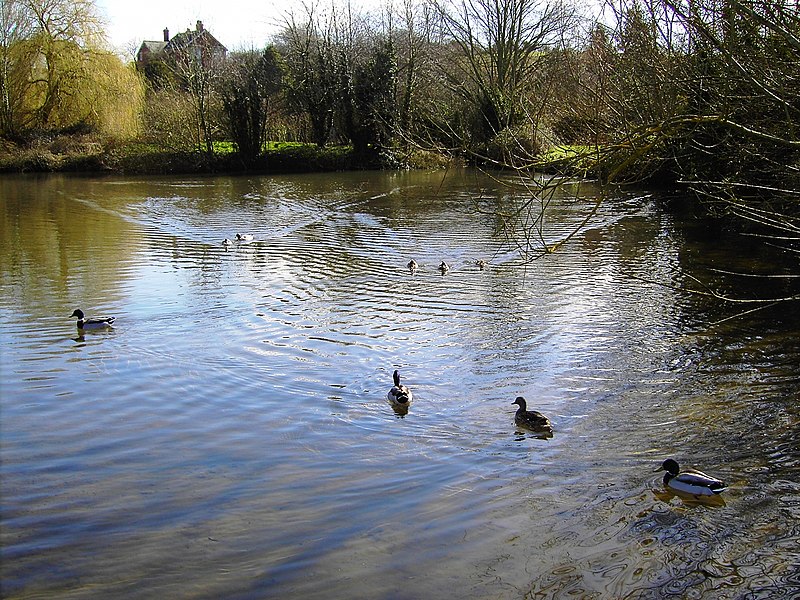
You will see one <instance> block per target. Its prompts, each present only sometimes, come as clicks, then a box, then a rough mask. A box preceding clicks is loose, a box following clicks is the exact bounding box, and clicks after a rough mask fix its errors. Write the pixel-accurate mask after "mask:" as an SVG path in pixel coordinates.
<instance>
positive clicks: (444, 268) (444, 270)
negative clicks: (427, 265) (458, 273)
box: [439, 261, 450, 275]
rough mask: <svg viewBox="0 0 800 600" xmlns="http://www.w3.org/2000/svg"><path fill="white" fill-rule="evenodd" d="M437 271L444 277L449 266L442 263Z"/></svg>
mask: <svg viewBox="0 0 800 600" xmlns="http://www.w3.org/2000/svg"><path fill="white" fill-rule="evenodd" d="M439 270H440V271H441V272H442V275H444V274H445V273H447V272H448V271H449V270H450V265H448V264H447V263H446V262H444V261H442V264H440V265H439Z"/></svg>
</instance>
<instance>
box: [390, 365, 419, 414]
mask: <svg viewBox="0 0 800 600" xmlns="http://www.w3.org/2000/svg"><path fill="white" fill-rule="evenodd" d="M392 377H393V378H394V385H393V386H392V389H390V390H389V393H388V394H386V397H387V398H388V399H389V402H390V403H391V405H392V408H394V409H397V408H408V406H409V405H410V404H411V402H412V400H413V399H414V397H413V394H412V393H411V390H410V389H408V387H406V386H404V385H402V384H401V383H400V373H398V372H397V370H395V372H394V375H393V376H392Z"/></svg>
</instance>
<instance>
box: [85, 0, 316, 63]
mask: <svg viewBox="0 0 800 600" xmlns="http://www.w3.org/2000/svg"><path fill="white" fill-rule="evenodd" d="M95 4H96V6H97V8H98V11H99V13H100V16H101V17H102V18H103V19H104V20H105V22H106V32H107V34H108V37H109V41H110V42H111V44H112V46H113V47H114V48H115V49H116V50H117V51H119V52H121V53H124V54H132V52H129V50H130V48H131V47H135V49H138V47H139V45H140V44H141V43H142V41H143V40H161V39H163V33H162V32H163V30H164V28H165V27H167V28H169V31H170V35H175V34H176V33H180V32H181V31H186V30H187V29H194V28H195V24H196V22H197V21H198V20H200V21H202V22H203V25H204V27H205V28H206V29H208V31H209V32H210V33H211V34H212V35H213V36H214V37H215V38H217V39H218V40H219V42H220V43H221V44H222V45H223V46H225V47H226V48H228V50H240V49H245V48H251V47H255V48H263V47H264V46H265V45H266V43H267V42H268V40H269V38H270V36H271V35H273V34H274V33H275V32H276V31H277V30H278V29H279V27H278V24H279V22H280V19H281V17H282V16H283V15H285V14H286V12H287V11H288V10H295V11H299V10H300V9H301V8H302V0H266V1H265V0H191V1H189V0H136V1H132V0H95ZM135 49H134V50H133V52H135Z"/></svg>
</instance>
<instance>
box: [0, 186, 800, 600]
mask: <svg viewBox="0 0 800 600" xmlns="http://www.w3.org/2000/svg"><path fill="white" fill-rule="evenodd" d="M517 184H518V182H516V181H514V180H513V179H512V178H511V177H510V176H505V177H499V178H497V177H489V176H486V175H481V174H479V173H476V172H470V171H463V172H461V171H459V172H448V173H418V172H411V173H405V172H404V173H347V174H333V175H332V174H327V175H303V176H291V177H236V178H232V177H208V178H188V177H187V178H178V177H174V178H164V179H152V178H122V177H109V178H80V177H62V176H48V177H17V176H6V177H3V178H0V206H2V211H0V219H1V220H0V232H1V233H2V235H1V236H0V238H1V239H2V250H0V278H2V286H3V293H2V295H1V296H0V335H2V348H1V349H2V359H1V360H2V362H1V363H0V366H1V367H2V378H1V379H2V380H1V381H0V386H2V387H0V399H1V401H2V405H1V406H0V417H1V418H2V420H1V421H0V423H1V424H0V443H1V444H2V445H1V446H0V451H1V452H2V454H1V458H2V464H1V465H0V475H2V499H1V500H0V502H2V515H1V516H2V533H0V535H1V536H2V557H1V558H2V563H1V566H0V570H1V574H2V589H1V590H0V591H1V592H2V596H3V597H4V598H23V597H25V598H29V597H64V598H110V597H114V598H153V597H158V598H268V597H275V598H304V599H315V598H326V599H328V598H365V599H367V598H369V599H372V598H392V599H405V598H408V599H419V598H487V599H488V598H492V599H498V598H499V599H505V598H563V597H577V598H662V597H668V596H674V597H682V598H757V597H763V598H767V597H768V598H789V597H797V595H798V594H800V544H798V539H799V538H800V443H799V442H800V435H798V431H800V426H799V425H800V423H799V421H798V419H799V417H800V404H799V403H798V391H800V366H799V365H800V335H798V333H800V331H799V330H800V316H798V314H797V310H796V306H790V305H780V306H775V307H770V308H765V309H763V310H758V311H755V312H750V313H747V314H743V315H740V314H739V313H743V312H744V311H747V310H749V309H751V308H752V306H751V305H745V306H738V305H733V304H726V303H722V302H720V301H718V300H714V299H713V298H709V297H702V296H697V295H692V294H689V293H686V292H685V291H681V288H687V287H695V288H698V289H702V285H714V286H716V289H720V290H721V291H724V292H726V293H730V294H732V295H739V296H749V295H754V294H762V295H764V296H766V295H767V294H771V293H781V291H782V289H783V288H781V286H782V285H783V286H785V285H786V284H785V280H781V281H783V282H784V283H780V282H779V283H776V284H774V285H773V286H771V287H770V289H767V288H766V286H765V285H764V284H763V282H762V280H755V282H754V281H753V280H752V278H744V277H735V276H730V275H725V274H724V273H720V270H732V271H742V272H746V273H764V272H775V271H780V270H781V269H782V268H783V266H781V265H784V266H787V267H792V268H793V269H794V271H795V272H797V257H796V255H794V256H793V255H791V254H787V253H782V251H781V250H780V249H779V248H775V247H768V246H764V245H763V244H761V243H760V242H756V241H754V240H753V239H752V238H744V237H742V236H737V235H735V234H733V233H730V232H727V231H725V230H721V229H715V228H714V227H713V226H711V225H709V223H706V222H703V221H700V220H696V219H695V220H693V219H691V217H690V216H689V215H687V216H686V217H676V216H675V215H674V211H672V212H671V213H668V212H665V211H664V210H663V209H662V208H661V203H659V202H656V201H655V200H654V198H653V197H651V196H650V195H648V194H646V193H624V194H623V193H619V194H618V195H617V196H616V197H613V198H608V199H606V200H604V201H603V202H602V203H601V204H600V206H599V208H598V209H597V211H596V213H595V214H594V215H593V216H592V218H591V219H590V221H589V222H588V224H587V226H586V227H585V228H584V229H582V230H581V231H580V232H579V233H577V234H576V235H574V236H572V237H571V238H570V239H568V241H567V242H566V243H565V244H564V245H563V246H561V247H560V248H559V249H558V251H557V252H555V253H553V254H549V255H546V256H543V257H541V258H539V259H537V260H533V261H531V262H528V263H527V264H526V263H525V262H524V261H522V260H521V258H520V256H519V254H518V252H517V251H516V249H515V243H516V242H517V241H518V238H515V237H511V236H509V233H508V230H504V229H503V228H502V227H501V225H502V219H501V218H500V217H499V216H498V215H499V214H500V213H505V212H511V211H513V210H514V209H515V208H517V207H518V206H519V205H520V203H522V202H523V201H525V199H526V198H527V194H526V193H525V191H524V188H521V187H519V186H518V185H517ZM596 193H597V190H594V189H592V188H591V187H590V186H588V185H583V186H580V187H577V186H573V187H569V188H567V190H566V192H565V193H563V194H561V195H559V196H558V197H554V198H552V199H551V201H550V206H549V208H548V211H547V213H546V215H545V219H544V228H543V230H542V232H541V236H539V235H533V236H532V238H531V240H532V242H533V243H537V240H539V239H540V238H541V239H543V240H545V241H546V242H547V243H549V244H554V243H557V242H559V241H562V240H565V239H567V237H568V236H569V235H570V233H571V232H572V231H573V229H574V228H575V226H576V225H577V224H579V223H581V221H582V220H583V219H584V218H585V217H586V216H587V215H588V214H590V212H591V210H592V208H593V207H594V197H595V194H596ZM236 233H250V234H252V235H253V236H254V240H253V241H252V242H249V243H236V244H233V245H232V246H231V247H230V248H226V247H224V246H223V245H222V244H221V242H222V240H223V239H224V238H226V237H227V238H233V237H234V236H235V234H236ZM736 257H738V258H736ZM411 258H414V259H415V260H416V261H417V262H418V263H419V269H418V270H417V271H416V272H415V273H413V274H412V273H410V272H409V270H408V269H407V268H406V263H407V262H408V261H409V260H410V259H411ZM442 260H444V261H447V263H449V264H450V266H451V269H450V270H449V271H448V272H447V273H445V274H442V273H441V272H440V271H438V270H437V268H436V267H437V265H439V263H440V262H441V261H442ZM476 260H485V261H487V265H486V267H485V268H484V269H480V268H479V267H478V266H477V265H476V263H475V261H476ZM791 261H794V263H792V262H791ZM75 308H82V309H83V310H84V311H85V312H86V313H87V314H89V315H100V314H109V315H114V316H116V323H115V326H114V328H113V329H112V330H108V331H99V332H86V333H85V334H84V335H79V332H78V330H77V328H76V325H75V319H70V318H69V315H70V314H71V313H72V311H73V310H74V309H75ZM737 315H738V316H737ZM394 369H399V371H400V373H401V376H402V379H403V383H405V384H407V385H408V386H409V387H410V388H411V389H412V391H413V394H414V402H413V404H412V405H411V408H410V410H409V411H408V414H406V415H398V414H396V413H395V412H394V411H393V410H392V408H391V407H390V406H389V404H388V402H387V399H386V393H387V391H388V389H389V388H390V387H391V385H392V378H391V374H392V371H393V370H394ZM519 395H522V396H525V397H526V398H527V399H528V403H529V407H530V408H535V409H537V410H540V411H542V412H543V413H545V414H547V415H548V416H549V417H550V418H551V420H552V422H553V426H554V430H555V431H554V435H553V437H552V438H549V439H541V438H540V437H537V436H535V435H532V434H529V433H524V432H522V431H519V430H518V429H517V428H516V427H515V425H514V422H513V415H514V410H515V409H516V406H514V405H513V404H512V402H513V400H514V399H515V397H516V396H519ZM667 457H674V458H676V459H677V460H679V461H680V462H681V463H682V464H684V465H686V466H691V465H693V466H696V467H699V468H703V469H704V470H707V471H709V472H711V473H713V474H714V475H717V476H719V477H721V478H723V479H725V480H726V481H727V482H728V484H729V485H730V488H729V489H728V490H727V491H726V492H725V493H724V494H723V495H722V497H723V501H722V502H720V503H717V504H697V503H693V502H690V501H688V500H682V499H680V498H677V497H672V496H670V495H668V494H665V493H664V491H663V485H662V482H661V477H662V473H657V472H655V470H656V469H657V468H658V466H659V465H660V463H661V462H662V461H663V460H664V459H665V458H667Z"/></svg>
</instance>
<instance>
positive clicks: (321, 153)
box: [0, 136, 443, 175]
mask: <svg viewBox="0 0 800 600" xmlns="http://www.w3.org/2000/svg"><path fill="white" fill-rule="evenodd" d="M442 160H443V159H442V157H439V156H434V155H431V154H426V153H421V152H415V153H413V154H409V155H405V156H398V155H396V154H393V155H386V154H380V153H377V152H376V154H375V155H374V156H370V157H357V156H355V154H354V153H353V150H352V148H351V147H350V146H327V147H325V148H319V147H317V146H316V145H314V144H303V143H290V142H270V143H268V144H267V146H266V148H265V149H264V153H263V154H262V155H261V156H259V157H258V158H257V159H255V160H253V161H250V162H247V163H246V162H244V161H243V160H242V158H241V157H240V156H239V155H238V154H237V153H236V152H235V148H234V147H233V145H232V144H230V143H227V142H220V143H217V144H215V145H214V151H213V153H210V154H209V153H206V152H200V151H186V150H173V149H165V148H161V147H159V146H157V145H154V144H147V143H143V142H126V143H114V142H109V141H99V140H97V139H96V138H93V137H90V136H59V137H53V138H43V139H38V140H35V141H32V142H28V143H26V144H24V145H23V144H16V143H13V142H10V141H7V140H0V173H36V172H39V173H47V172H72V173H79V172H81V173H120V174H153V175H156V174H157V175H164V174H172V173H174V174H180V173H237V172H250V173H265V174H269V173H300V172H324V171H348V170H354V169H381V168H398V167H430V166H440V165H441V164H442Z"/></svg>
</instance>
